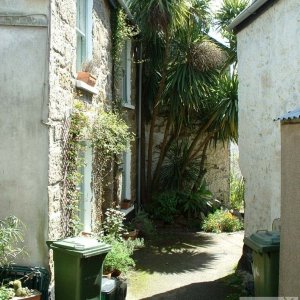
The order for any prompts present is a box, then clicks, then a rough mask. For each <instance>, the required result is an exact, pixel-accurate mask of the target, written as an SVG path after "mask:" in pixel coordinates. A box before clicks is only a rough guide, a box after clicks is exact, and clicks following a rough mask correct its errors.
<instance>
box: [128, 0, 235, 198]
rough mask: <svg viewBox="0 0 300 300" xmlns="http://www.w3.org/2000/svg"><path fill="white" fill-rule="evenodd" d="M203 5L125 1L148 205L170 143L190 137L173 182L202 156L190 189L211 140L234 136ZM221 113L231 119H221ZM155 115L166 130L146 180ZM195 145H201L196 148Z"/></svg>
mask: <svg viewBox="0 0 300 300" xmlns="http://www.w3.org/2000/svg"><path fill="white" fill-rule="evenodd" d="M207 3H208V1H206V0H202V1H197V0H191V1H188V0H177V1H174V0H133V1H131V11H132V13H133V14H134V16H135V18H136V21H137V23H138V24H139V26H140V29H141V32H142V36H143V40H144V43H143V44H144V53H143V54H144V57H143V59H144V61H145V64H144V65H145V67H144V70H145V71H144V96H145V99H146V100H147V103H148V107H149V112H150V115H151V123H150V130H149V139H148V141H149V143H148V164H147V192H148V199H149V200H150V199H151V189H152V188H154V187H155V185H156V184H157V183H158V182H159V176H160V174H164V173H165V172H161V169H162V170H166V167H165V166H166V164H163V163H164V159H165V157H166V155H167V153H168V150H169V149H170V147H172V145H174V143H177V144H178V143H179V142H180V141H183V139H182V137H183V136H184V135H187V134H188V135H190V134H191V137H192V138H190V142H189V143H188V144H187V145H188V147H185V155H184V157H183V160H180V168H181V170H180V174H178V176H179V177H182V176H184V174H185V171H186V170H187V168H189V166H190V162H191V161H192V160H193V159H195V157H196V155H197V153H199V151H202V157H201V161H200V167H199V168H200V171H199V174H198V177H197V178H196V180H195V184H194V188H197V186H196V185H197V182H198V181H199V180H200V179H201V176H202V174H203V168H204V167H203V166H204V161H205V153H206V150H207V148H208V145H209V144H210V143H211V142H212V141H213V140H219V139H222V140H226V139H228V137H231V135H233V136H236V135H237V131H236V128H237V127H236V123H234V121H237V116H236V112H237V111H236V110H235V109H233V108H232V104H233V103H234V104H235V102H232V101H231V100H232V99H235V98H236V97H233V98H232V97H231V96H230V95H229V93H227V92H228V91H229V90H228V89H227V90H226V91H227V92H225V90H224V91H223V92H222V86H225V87H228V88H230V87H232V86H231V85H230V83H229V82H231V79H230V77H226V75H224V77H220V70H221V69H223V67H224V66H223V64H224V61H225V60H226V57H225V56H224V53H223V52H222V51H221V50H220V48H226V47H218V45H216V43H214V41H213V40H212V39H211V38H209V37H208V36H207V34H206V33H207V32H208V29H209V19H210V16H209V15H208V12H207V11H208V9H207V7H208V6H207ZM227 58H228V57H227ZM226 84H227V85H226ZM232 93H234V92H232ZM227 113H232V115H231V116H227V115H226V114H227ZM225 115H226V116H225ZM158 116H163V117H164V118H165V120H166V125H165V132H164V138H163V141H162V143H161V145H160V153H159V157H158V161H157V165H156V169H155V171H154V174H153V176H152V163H153V148H154V147H153V134H154V127H155V124H156V121H157V117H158ZM232 121H233V122H232ZM230 122H231V123H230ZM229 124H230V125H229ZM222 130H224V132H222ZM199 141H202V143H200V146H199ZM168 160H169V159H168ZM177 171H178V170H177ZM163 177H164V176H163Z"/></svg>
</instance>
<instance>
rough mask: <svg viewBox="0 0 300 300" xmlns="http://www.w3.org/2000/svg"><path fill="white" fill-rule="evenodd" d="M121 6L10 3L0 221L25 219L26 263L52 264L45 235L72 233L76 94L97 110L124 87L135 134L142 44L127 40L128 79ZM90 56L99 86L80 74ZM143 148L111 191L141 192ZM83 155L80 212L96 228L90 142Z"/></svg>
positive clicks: (132, 153)
mask: <svg viewBox="0 0 300 300" xmlns="http://www.w3.org/2000/svg"><path fill="white" fill-rule="evenodd" d="M120 8H123V10H124V11H125V12H126V13H127V15H128V16H129V12H128V10H127V7H126V6H125V4H124V3H123V1H121V0H120V1H108V0H99V1H93V0H77V1H75V0H51V1H49V0H36V1H33V2H32V1H29V0H18V1H14V0H13V1H11V0H3V1H1V6H0V35H1V37H2V42H1V45H0V56H1V61H2V67H1V71H0V79H1V80H0V82H1V83H0V90H1V96H0V97H1V104H2V108H1V110H0V137H1V141H2V142H1V146H0V170H1V171H0V174H1V177H0V190H1V193H0V200H1V201H0V218H4V217H6V216H8V215H16V216H17V217H18V218H20V219H21V220H22V221H23V222H24V224H25V225H26V227H27V230H26V234H25V248H26V249H27V251H28V253H29V254H30V256H29V257H26V264H27V265H36V266H47V265H48V250H47V247H46V243H45V242H46V241H47V240H49V239H50V240H53V239H59V238H61V237H63V236H64V235H65V232H64V226H63V225H62V224H66V223H68V220H65V219H64V218H65V215H64V213H63V210H64V205H67V204H64V203H63V199H62V195H63V188H64V187H63V182H64V178H63V177H64V172H63V166H64V163H65V161H64V159H65V157H64V146H65V138H66V136H67V134H68V125H69V120H70V117H71V116H72V113H73V110H74V102H75V100H78V101H79V102H81V103H83V105H84V106H86V107H88V108H89V109H91V110H94V111H97V110H98V108H99V107H103V106H106V107H108V108H109V107H110V106H112V102H113V100H114V99H113V97H114V96H113V94H114V86H118V87H119V88H118V94H119V97H121V98H122V102H121V106H122V107H121V110H122V113H123V115H124V119H125V120H126V122H127V124H128V125H129V127H130V128H131V131H132V132H134V133H136V128H137V127H138V126H137V124H136V115H138V113H137V110H136V109H135V107H136V105H137V104H138V101H137V95H138V93H139V91H138V89H137V88H136V87H138V85H137V84H136V83H137V81H138V78H139V77H138V76H137V74H136V73H137V72H138V71H139V70H138V69H139V67H138V65H137V64H134V63H132V62H133V61H134V59H135V57H136V55H137V50H138V47H137V46H136V45H135V43H134V42H133V41H131V40H127V41H126V42H125V43H124V47H123V51H122V57H121V58H120V67H121V71H122V73H121V76H120V78H117V79H116V78H114V76H113V56H112V25H111V19H112V14H113V13H114V12H115V11H116V10H118V9H120ZM128 18H129V17H128ZM90 60H93V61H97V63H96V66H95V73H96V75H97V76H96V85H95V86H94V87H92V86H90V85H88V84H86V83H84V82H82V81H81V80H78V79H77V72H78V71H81V69H82V66H83V63H84V62H86V61H90ZM114 80H115V81H117V80H118V81H119V82H114ZM136 136H138V135H137V134H136ZM83 142H84V143H87V144H89V143H90V141H88V140H86V141H83ZM136 148H138V144H137V143H136V142H135V141H134V142H132V144H131V145H129V147H128V151H127V152H126V153H125V154H124V159H123V167H122V170H121V171H120V173H122V176H121V178H122V179H121V180H119V183H118V185H117V186H114V187H113V188H111V190H110V191H108V192H106V196H107V193H110V195H108V196H110V197H112V196H113V195H114V194H118V195H120V197H121V198H127V199H128V198H130V199H131V200H132V201H134V200H135V199H136V188H135V186H136V179H135V178H136V177H137V176H136V174H137V171H136V166H137V163H136V159H137V155H136ZM82 157H83V159H84V165H83V169H82V180H81V184H80V186H78V189H80V191H81V197H80V200H79V202H80V203H79V208H80V213H79V215H80V221H81V222H82V223H83V229H84V230H85V231H90V230H91V229H92V228H93V226H94V225H95V222H96V221H97V220H96V219H95V216H96V214H95V213H94V209H95V207H96V205H95V201H96V200H95V197H94V195H93V189H92V185H91V181H92V171H93V151H92V149H91V147H86V151H85V152H84V153H82ZM119 175H120V174H119ZM119 177H120V176H119ZM120 182H123V183H122V184H121V183H120ZM118 189H119V190H118ZM116 190H117V192H116ZM118 201H120V199H119V200H118ZM67 226H68V224H67Z"/></svg>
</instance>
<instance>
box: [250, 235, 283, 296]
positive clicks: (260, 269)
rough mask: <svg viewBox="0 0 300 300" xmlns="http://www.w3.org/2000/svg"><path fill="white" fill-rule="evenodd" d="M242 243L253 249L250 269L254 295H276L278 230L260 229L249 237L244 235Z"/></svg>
mask: <svg viewBox="0 0 300 300" xmlns="http://www.w3.org/2000/svg"><path fill="white" fill-rule="evenodd" d="M244 243H245V244H246V245H247V246H248V247H250V248H251V249H252V250H253V251H252V256H253V264H252V270H253V277H254V291H255V296H256V297H276V296H278V280H279V246H280V234H279V232H278V231H266V230H261V231H258V232H256V233H254V234H252V235H251V236H250V237H245V239H244Z"/></svg>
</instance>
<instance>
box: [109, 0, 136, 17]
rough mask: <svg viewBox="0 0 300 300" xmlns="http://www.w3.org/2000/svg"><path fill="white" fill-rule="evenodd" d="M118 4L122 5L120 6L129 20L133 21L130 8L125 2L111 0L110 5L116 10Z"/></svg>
mask: <svg viewBox="0 0 300 300" xmlns="http://www.w3.org/2000/svg"><path fill="white" fill-rule="evenodd" d="M116 2H118V3H119V4H120V6H121V7H122V8H123V9H124V10H125V12H126V14H127V16H128V18H129V19H130V20H131V21H133V20H134V19H133V16H132V14H131V12H130V10H129V8H128V6H127V5H126V4H125V2H124V1H123V0H109V3H110V4H111V6H112V7H114V8H116V6H117V5H116Z"/></svg>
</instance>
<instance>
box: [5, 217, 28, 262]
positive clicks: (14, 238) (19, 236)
mask: <svg viewBox="0 0 300 300" xmlns="http://www.w3.org/2000/svg"><path fill="white" fill-rule="evenodd" d="M24 229H25V226H24V225H23V223H22V222H21V221H20V220H19V219H18V218H16V217H14V216H10V217H7V218H6V219H4V220H0V266H4V265H8V264H10V263H11V262H13V260H14V259H15V258H16V257H17V256H18V255H19V254H21V253H22V252H24V249H23V248H20V247H19V246H18V245H19V243H20V242H23V231H24Z"/></svg>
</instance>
